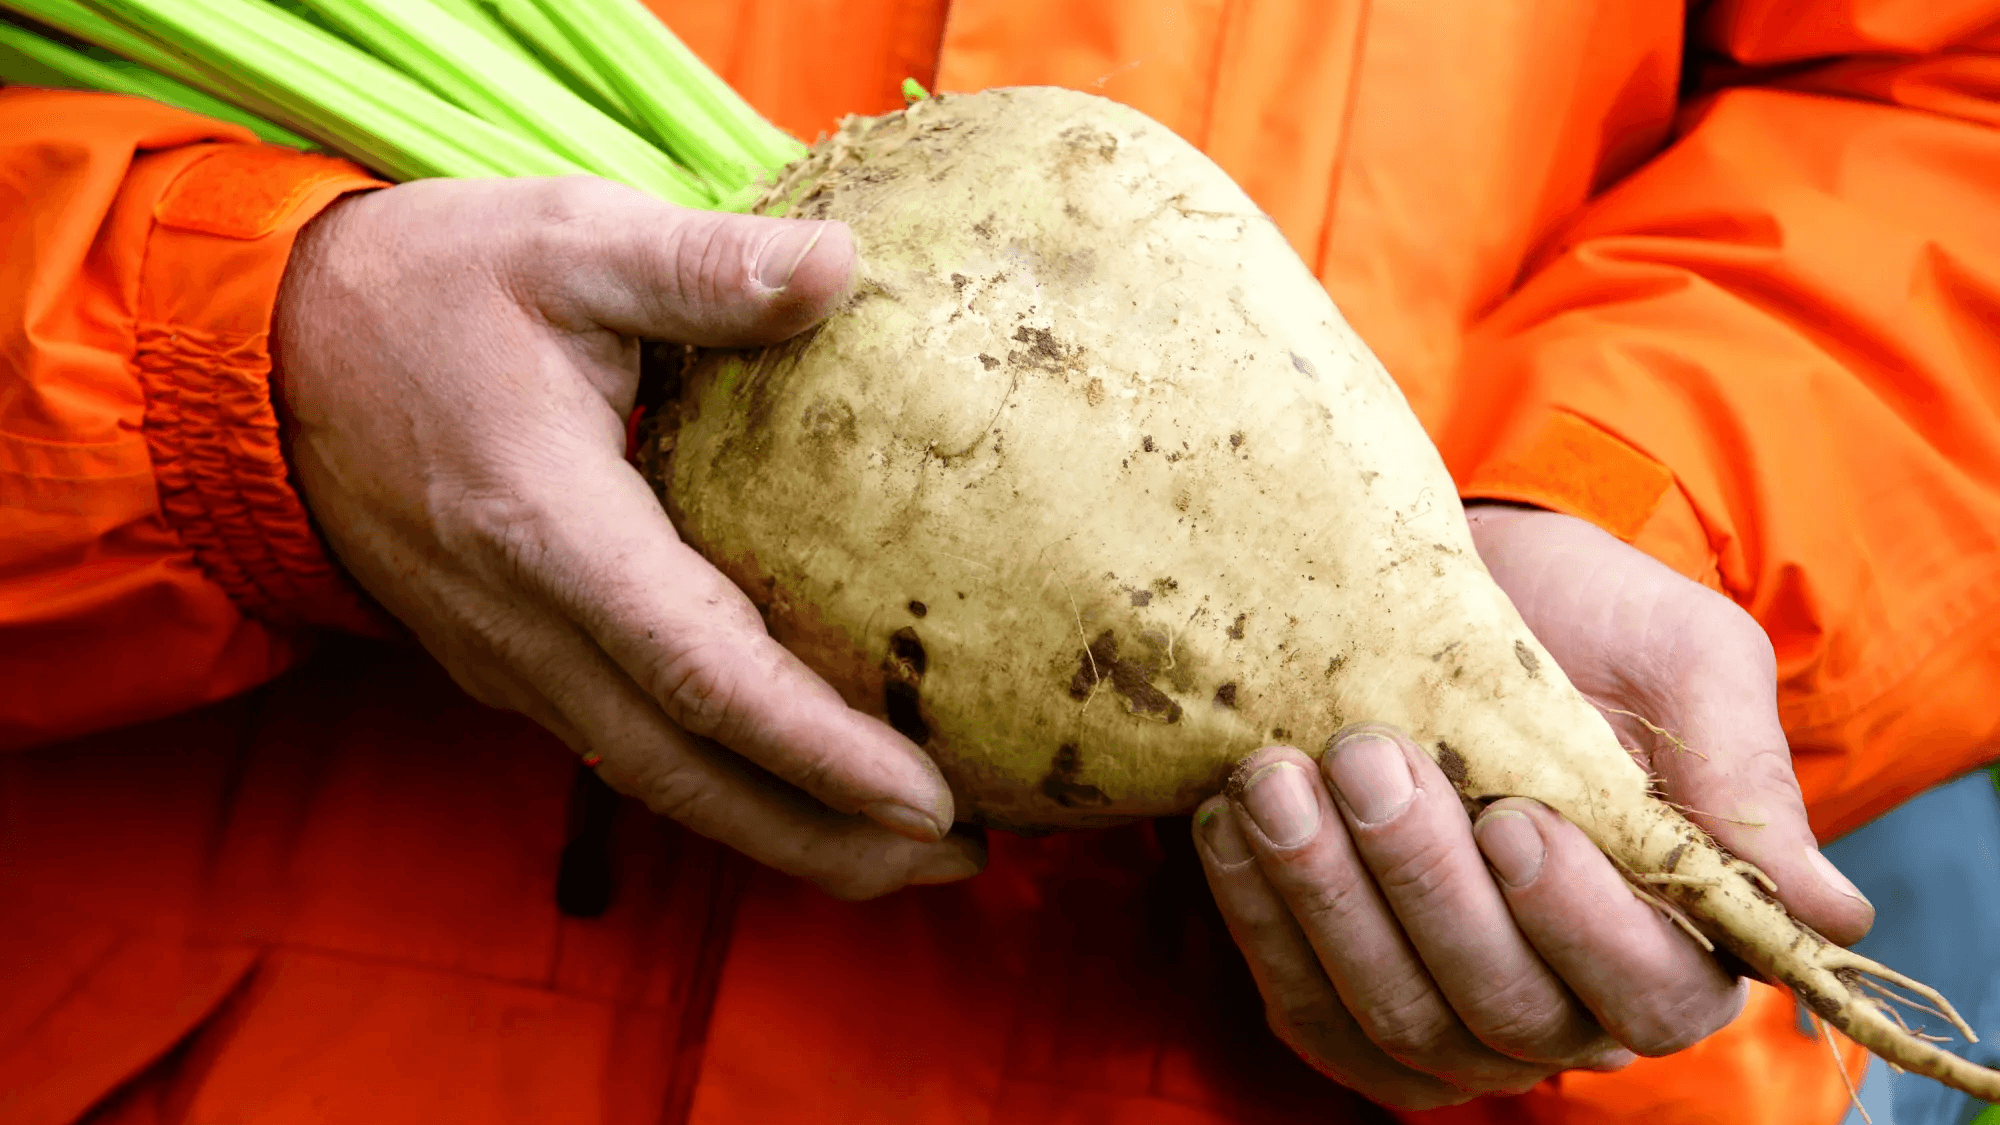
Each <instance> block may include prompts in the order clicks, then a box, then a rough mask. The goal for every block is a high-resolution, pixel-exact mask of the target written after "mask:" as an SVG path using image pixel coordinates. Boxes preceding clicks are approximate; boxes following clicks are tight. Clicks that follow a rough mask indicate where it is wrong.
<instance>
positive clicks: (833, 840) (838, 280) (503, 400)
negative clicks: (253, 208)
mask: <svg viewBox="0 0 2000 1125" xmlns="http://www.w3.org/2000/svg"><path fill="white" fill-rule="evenodd" d="M853 266H854V248H853V240H852V238H851V236H850V234H849V232H848V230H847V228H846V227H845V226H843V225H841V224H838V223H799V222H790V221H786V220H778V219H763V218H752V217H747V216H731V215H717V214H710V213H705V212H698V211H687V210H682V209H680V208H676V207H672V206H669V205H667V204H665V203H661V202H659V201H657V200H654V199H652V198H651V197H649V196H646V195H644V194H642V193H640V192H637V191H633V190H630V189H626V188H622V187H618V186H615V185H612V184H609V183H606V182H603V181H599V180H588V179H581V178H578V179H572V180H512V181H493V182H480V181H445V180H434V181H424V182H418V183H412V184H406V185H403V186H401V187H395V188H390V189H388V190H386V191H381V192H375V193H371V194H366V195H359V196H354V197H350V198H348V199H346V200H344V201H342V202H340V203H338V204H336V205H335V206H334V207H332V208H331V209H329V210H328V211H327V212H325V213H324V214H322V215H321V216H320V217H318V218H317V219H315V220H314V221H313V223H312V224H310V225H309V226H308V227H307V228H306V229H305V231H304V232H303V233H302V234H301V236H300V239H299V242H298V245H297V247H296V249H295V251H294V254H293V257H292V260H291V262H290V264H289V266H288V269H287V272H286V275H285V280H284V285H283V288H282V291H281V295H280V300H279V307H278V310H277V315H276V319H275V324H274V329H273V337H274V339H273V348H274V353H275V358H276V363H277V368H278V372H277V374H278V381H279V385H280V390H281V393H282V396H283V405H284V407H285V409H286V411H287V412H288V415H289V419H288V420H289V452H290V454H291V462H292V465H293V467H294V471H295V473H296V475H297V479H298V481H299V484H300V487H301V489H302V491H303V492H304V494H305V498H306V500H307V503H308V504H309V506H310V507H311V509H312V512H313V515H314V516H315V517H316V518H317V520H318V521H319V525H320V527H321V529H322V530H323V531H324V533H325V535H326V538H327V540H328V541H329V542H330V543H331V544H332V546H333V548H334V550H335V552H336V553H337V554H338V555H339V557H340V559H341V561H342V562H343V563H345V564H346V565H347V567H348V569H349V570H350V571H351V572H352V573H353V574H354V576H355V578H357V579H358V580H359V581H360V582H361V584H362V585H363V586H364V587H366V588H367V590H368V591H369V592H370V593H371V594H373V595H374V596H375V597H376V598H377V599H378V600H379V601H380V602H381V603H382V604H383V605H384V606H385V607H387V608H388V609H389V610H390V611H391V612H392V613H394V614H395V615H396V616H397V617H398V618H400V619H401V620H402V621H403V623H404V624H406V625H407V626H409V628H410V629H411V631H412V632H414V633H415V634H416V635H417V637H418V638H419V639H420V640H421V641H422V642H423V643H424V645H425V647H426V648H428V649H429V650H430V651H431V653H432V654H433V655H435V656H436V657H437V658H438V659H439V660H440V661H441V662H442V663H443V664H444V666H445V667H446V668H447V669H448V670H450V672H451V674H452V676H453V677H454V678H455V679H457V681H458V682H459V683H460V684H461V685H462V686H463V687H464V688H465V689H466V690H467V691H469V692H471V693H472V694H473V695H474V696H475V697H477V698H479V699H480V700H482V701H484V702H486V703H489V704H493V705H495V706H499V707H506V708H510V709H512V710H515V711H519V712H522V713H523V714H526V715H528V716H530V717H532V718H533V719H535V720H536V721H537V722H539V723H541V724H542V725H543V726H545V727H547V728H548V729H549V730H551V731H553V732H555V733H556V734H557V735H558V736H560V737H561V738H562V739H563V741H565V742H567V743H568V744H569V745H570V747H571V748H573V749H575V750H576V751H577V752H578V753H580V754H585V755H590V756H594V757H601V758H602V765H601V766H599V772H600V773H601V774H602V776H603V777H604V778H605V779H606V780H607V781H609V782H610V783H611V784H612V785H613V786H614V787H616V788H618V789H620V790H623V791H624V792H626V793H629V794H632V795H634V796H637V797H640V798H643V799H644V800H645V801H646V802H647V804H648V805H650V806H651V807H652V808H653V810H654V811H656V812H658V813H661V814H662V815H666V816H671V817H673V818H674V819H676V820H679V821H681V822H683V823H685V824H687V825H688V826H689V827H690V828H693V829H694V830H696V831H698V832H701V833H703V834H705V835H708V836H712V837H714V838H716V839H718V840H721V841H722V842H724V843H726V844H729V845H730V846H732V847H735V848H737V849H738V850H740V851H742V852H744V853H746V854H747V855H749V856H751V857H752V858H755V859H757V860H759V861H761V862H763V863H766V864H769V865H771V866H773V867H776V868H778V869H779V870H782V871H787V872H790V873H793V874H796V875H801V876H805V877H807V878H810V879H813V880H814V881H816V882H818V883H819V884H820V885H821V886H823V887H825V888H827V889H828V890H829V891H831V892H833V893H834V894H837V895H841V896H843V897H852V898H862V897H868V896H872V895H877V894H881V893H883V892H886V891H890V890H894V889H895V888H897V887H900V886H904V885H906V884H910V883H934V882H942V881H948V880H952V879H959V878H964V877H965V876H967V875H970V874H972V873H973V872H974V871H976V870H978V868H979V865H980V863H981V862H982V859H983V852H982V850H981V846H980V845H979V844H978V843H977V842H975V841H973V840H970V839H967V838H965V837H962V836H958V835H948V834H947V829H949V827H950V825H951V824H952V821H953V807H952V798H951V793H950V791H949V789H947V788H946V786H945V783H944V779H943V778H942V777H941V776H940V775H939V773H938V771H937V769H936V767H935V766H933V765H932V764H931V762H930V760H929V759H928V758H926V757H925V756H924V755H923V753H922V752H921V751H919V750H918V749H917V748H916V747H915V746H914V745H912V744H910V742H909V741H908V740H906V739H904V738H903V737H902V736H901V735H898V734H896V733H895V732H894V731H892V730H890V729H889V728H888V727H887V726H885V725H883V724H882V723H880V722H878V721H876V720H875V719H872V718H869V717H867V716H865V715H862V714H860V713H858V712H855V711H852V710H850V709H849V708H848V707H847V706H846V705H845V704H844V703H842V701H841V699H840V697H839V696H838V695H837V694H836V693H835V692H834V691H833V689H832V688H830V687H828V686H827V685H826V684H825V683H824V682H822V681H821V680H819V678H818V677H816V676H814V675H813V674H812V673H811V672H810V671H808V670H807V669H806V668H805V666H804V665H802V664H800V663H799V661H798V660H797V659H796V658H794V657H793V656H792V655H791V654H790V653H788V652H786V651H785V650H784V649H783V648H781V647H780V646H779V645H778V644H777V643H776V642H774V641H772V640H771V639H770V637H769V636H768V635H767V634H766V633H765V631H764V627H763V624H762V621H761V620H760V618H759V617H758V615H757V612H756V610H755V609H754V608H753V607H752V606H751V604H750V602H749V601H748V599H746V598H745V597H744V596H743V595H742V594H741V593H740V592H739V591H737V590H736V589H735V588H734V587H733V586H731V585H730V584H729V583H728V582H727V581H726V580H725V579H724V578H723V577H722V576H721V575H720V574H718V573H716V572H715V570H714V569H713V568H711V567H710V566H709V565H708V564H707V563H706V562H704V561H703V560H702V559H701V557H700V556H699V555H697V554H695V552H693V551H692V550H690V549H689V548H687V547H686V546H684V545H683V544H682V543H681V542H680V540H679V538H678V537H677V536H676V535H675V534H674V530H673V527H672V525H671V524H670V523H669V522H668V520H667V518H666V516H665V514H664V513H663V512H661V510H660V505H659V503H658V501H657V500H655V499H654V497H653V494H652V492H651V490H650V489H648V488H647V486H646V484H645V482H644V481H643V480H641V479H640V477H639V474H638V473H637V472H635V471H634V470H633V469H632V468H631V467H630V466H629V465H627V464H626V462H625V460H624V456H623V454H624V447H625V436H624V433H625V417H626V415H627V413H628V412H629V411H630V410H631V408H632V402H633V397H634V395H635V393H636V388H637V383H638V367H639V346H638V339H639V338H640V337H651V338H657V339H664V340H670V341H676V342H684V343H694V344H709V345H719V346H721V345H726V346H745V345H755V344H765V343H772V342H775V341H778V340H782V339H784V338H786V337H788V336H791V335H793V334H795V333H797V332H799V331H800V330H802V329H804V328H806V327H808V326H810V325H812V324H813V323H815V322H817V321H818V320H819V319H820V318H822V317H823V316H825V315H826V313H827V312H828V311H829V310H830V308H831V307H832V306H833V305H834V304H835V303H836V302H837V301H838V300H839V298H840V297H841V295H842V293H843V291H844V289H845V287H846V286H847V284H848V281H849V277H850V275H851V273H852V270H853ZM858 813H865V814H866V815H865V816H864V815H856V814H858Z"/></svg>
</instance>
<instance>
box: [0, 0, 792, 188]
mask: <svg viewBox="0 0 2000 1125" xmlns="http://www.w3.org/2000/svg"><path fill="white" fill-rule="evenodd" d="M0 10H9V11H13V12H17V13H19V14H21V15H24V16H26V17H28V18H29V19H31V20H34V21H36V22H38V23H41V24H43V25H46V26H48V27H52V28H55V29H57V30H58V31H60V32H63V33H65V34H68V35H71V36H74V37H76V38H78V39H81V40H84V41H86V42H89V43H92V44H95V45H97V46H99V47H102V48H104V49H106V50H108V51H111V52H113V53H115V54H117V55H121V56H123V57H124V58H127V59H130V60H132V61H133V62H135V63H138V64H140V65H141V66H144V67H146V68H148V69H149V70H151V71H153V72H156V73H157V74H158V75H163V76H165V77H167V78H171V79H173V80H175V81H176V82H177V83H178V84H179V85H181V86H184V87H189V88H192V89H193V90H194V91H198V92H201V93H205V94H206V95H207V96H210V97H213V98H219V99H221V100H223V101H224V102H226V103H228V104H229V105H231V106H234V107H237V109H238V111H240V112H239V115H238V116H239V119H240V115H241V114H242V113H247V114H251V115H254V116H255V117H258V118H262V119H264V120H265V121H267V122H275V123H277V126H281V127H283V128H285V129H289V130H292V131H294V132H295V133H297V134H303V135H304V136H306V137H310V138H314V139H316V140H318V141H320V142H322V143H324V144H325V145H326V146H327V147H329V148H331V149H333V150H335V151H338V152H341V153H343V154H345V155H348V156H351V157H353V158H355V159H357V160H359V161H361V162H362V163H364V164H367V165H369V166H371V167H373V168H375V169H376V170H377V171H379V172H381V173H383V174H384V175H386V176H388V177H390V178H392V179H417V178H422V177H428V176H541V175H565V174H574V173H577V172H589V173H592V174H596V175H600V176H605V177H607V178H611V179H616V180H621V181H623V182H625V183H629V184H633V185H634V186H637V187H640V188H643V189H645V190H647V191H650V192H653V193H654V194H656V195H659V196H661V197H662V198H666V199H668V200H670V201H672V202H676V203H680V204H683V205H687V206H702V207H710V208H718V209H725V210H736V209H742V208H744V207H746V206H747V205H748V203H749V201H750V200H751V199H752V198H754V196H755V194H756V192H757V190H758V187H759V185H760V183H761V182H765V181H768V180H770V179H773V178H775V176H776V174H777V173H778V172H779V171H780V170H782V169H783V168H784V167H785V165H787V164H789V163H790V162H791V161H793V160H795V159H797V158H798V157H799V156H801V155H803V154H804V152H805V148H804V146H803V145H801V144H799V143H798V142H797V141H796V140H794V139H793V138H791V137H789V136H787V135H786V134H784V133H783V132H781V131H780V130H778V129H777V128H775V127H774V126H772V125H771V124H769V123H768V122H766V121H764V120H763V118H761V117H760V116H758V114H757V113H756V111H755V110H753V109H751V108H750V106H749V105H748V103H746V102H744V101H743V99H742V98H741V97H739V96H737V94H736V92H735V91H734V90H731V89H730V88H729V86H728V84H726V83H724V82H723V81H722V80H721V79H720V78H718V77H716V75H715V74H714V73H713V72H712V71H710V70H709V69H708V68H707V67H706V66H705V65H704V64H703V63H702V62H701V61H700V59H699V58H697V57H696V56H695V55H694V54H693V52H691V51H689V50H688V49H687V47H686V46H685V45H684V44H682V43H681V42H680V40H679V39H677V38H676V37H675V36H674V35H673V34H672V33H671V32H670V31H668V30H667V29H666V28H665V27H664V26H662V25H661V24H660V23H659V21H658V20H657V19H655V18H654V17H653V16H652V14H651V13H650V12H648V11H647V10H646V9H645V8H644V7H643V6H641V5H640V4H639V3H638V2H637V0H270V2H266V0H0ZM44 42H46V40H44ZM71 53H72V54H74V52H71ZM36 65H37V66H40V67H42V68H44V69H46V64H36ZM65 65H68V71H67V73H69V74H70V75H71V76H72V79H73V80H74V81H75V82H77V83H80V84H87V85H91V86H93V87H95V88H99V89H117V90H121V91H124V92H138V90H137V84H136V83H135V82H133V81H131V80H130V79H129V76H128V77H127V78H126V79H125V80H123V81H121V80H120V75H119V74H117V73H115V71H114V72H106V71H104V70H101V69H100V70H91V69H89V68H85V67H79V66H74V65H69V64H68V63H67V62H65ZM37 73H39V71H37ZM141 81H143V80H141ZM160 89H162V90H165V89H168V88H166V87H161V88H160ZM266 127H267V128H271V127H273V126H268V125H267V126H266Z"/></svg>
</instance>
